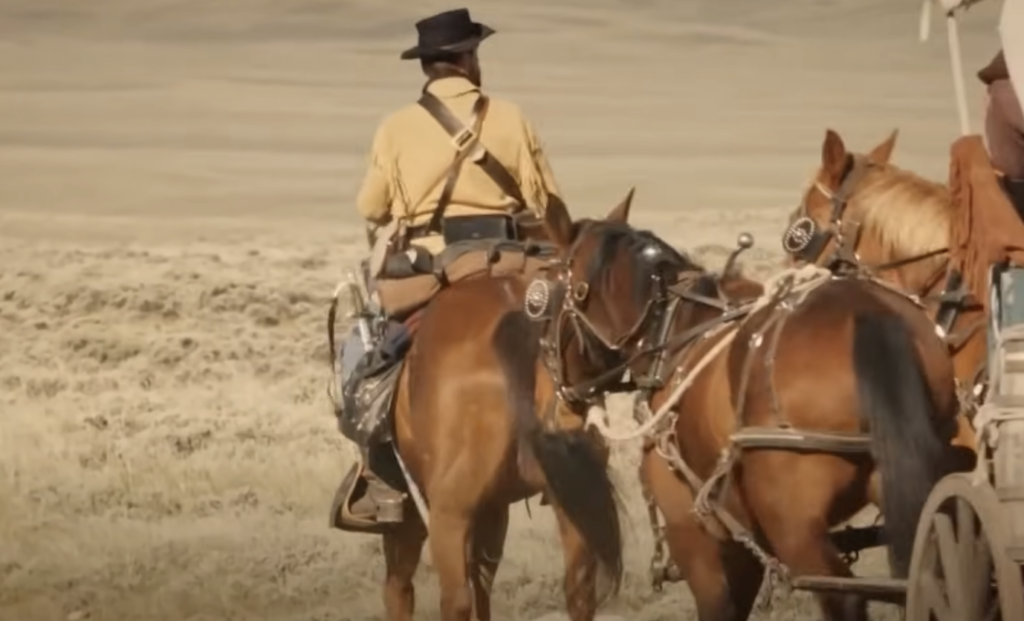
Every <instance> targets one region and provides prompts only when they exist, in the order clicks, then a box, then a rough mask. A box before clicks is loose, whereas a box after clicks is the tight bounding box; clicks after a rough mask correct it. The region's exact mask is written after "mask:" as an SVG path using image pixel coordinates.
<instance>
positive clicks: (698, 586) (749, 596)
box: [640, 450, 763, 621]
mask: <svg viewBox="0 0 1024 621" xmlns="http://www.w3.org/2000/svg"><path fill="white" fill-rule="evenodd" d="M640 477H641V481H642V483H643V484H644V486H645V487H646V488H647V489H648V490H649V491H650V492H651V494H652V495H653V496H654V500H655V503H656V504H657V506H658V510H659V511H660V512H661V514H662V516H664V518H665V543H666V544H667V545H668V549H669V554H670V556H671V557H672V560H673V561H674V562H675V564H676V566H677V567H678V568H679V570H680V572H681V573H682V575H683V579H684V580H686V582H687V584H688V585H689V587H690V591H691V592H692V593H693V598H694V600H695V603H696V604H697V618H698V619H699V620H700V621H746V619H747V618H748V617H749V616H750V611H751V609H752V608H753V606H754V600H755V599H756V598H757V592H758V590H759V589H760V587H761V581H762V576H763V568H762V567H761V565H760V564H759V563H758V562H757V560H756V559H755V558H754V557H753V555H751V554H750V553H749V552H748V551H747V550H745V549H742V548H740V547H738V546H737V545H735V544H732V543H725V544H723V543H721V542H720V541H719V540H718V539H716V538H715V537H714V536H713V535H711V534H710V533H708V531H707V530H706V529H705V527H704V526H703V524H701V522H700V521H699V520H698V518H697V517H696V516H695V515H694V513H693V492H692V491H691V490H690V488H689V487H688V486H687V485H686V484H685V483H684V482H683V481H682V480H681V479H680V478H679V477H678V476H677V475H676V474H675V473H674V472H673V471H672V470H671V469H670V468H669V466H668V464H667V463H666V462H665V459H664V458H663V457H661V456H660V455H658V454H657V453H656V452H654V451H653V450H651V451H648V452H646V453H645V454H644V458H643V461H642V462H641V466H640Z"/></svg>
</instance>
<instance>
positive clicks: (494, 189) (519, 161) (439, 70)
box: [332, 8, 561, 527]
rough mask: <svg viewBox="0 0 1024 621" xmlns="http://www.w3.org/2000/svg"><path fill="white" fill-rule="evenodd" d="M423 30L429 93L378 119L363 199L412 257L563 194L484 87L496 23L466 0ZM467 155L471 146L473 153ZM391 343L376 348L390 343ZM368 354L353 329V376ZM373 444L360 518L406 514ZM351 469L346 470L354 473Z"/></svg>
mask: <svg viewBox="0 0 1024 621" xmlns="http://www.w3.org/2000/svg"><path fill="white" fill-rule="evenodd" d="M416 30H417V32H418V43H417V45H416V46H414V47H412V48H410V49H408V50H406V51H404V52H402V53H401V56H400V58H401V59H402V60H419V62H420V66H421V68H422V70H423V73H424V75H425V76H426V77H427V82H426V85H425V86H424V87H423V93H424V98H423V99H421V100H420V101H419V102H417V103H413V104H409V105H406V106H404V107H402V108H401V109H399V110H398V111H396V112H394V113H392V114H391V115H390V116H388V117H386V118H385V119H384V120H383V122H382V123H381V124H380V126H379V127H378V128H377V131H376V133H375V135H374V137H373V143H372V146H371V148H370V157H369V166H368V168H367V171H366V175H365V177H364V179H363V181H362V185H361V187H360V189H359V192H358V197H357V199H356V206H357V209H358V211H359V214H360V215H361V216H362V217H363V218H364V219H365V220H366V221H367V222H368V223H369V224H371V225H373V226H376V227H378V230H380V229H381V228H383V229H385V230H386V229H388V228H390V229H392V230H391V232H390V233H387V234H392V235H395V236H400V237H403V238H404V239H402V240H400V243H399V244H398V245H400V246H408V247H409V248H411V249H412V251H413V252H412V253H411V254H410V253H403V254H405V255H407V256H409V257H410V259H409V260H410V261H411V262H412V263H416V262H419V261H421V260H426V261H429V260H430V258H431V257H432V256H436V255H437V254H439V253H440V252H441V251H442V250H443V249H444V248H445V247H446V245H448V244H452V243H455V242H458V241H460V240H461V239H464V238H473V239H481V238H484V239H490V238H497V239H501V238H509V237H511V236H512V235H513V233H512V232H511V231H510V224H509V222H510V216H512V215H514V214H516V213H518V212H521V211H524V210H529V211H531V212H533V213H535V214H536V215H538V216H539V215H542V214H543V210H544V208H545V207H546V206H547V205H549V204H551V203H552V201H555V200H559V201H560V200H561V199H560V198H559V196H560V191H559V188H558V185H557V183H556V181H555V177H554V174H553V172H552V170H551V166H550V165H549V163H548V160H547V157H546V155H545V153H544V150H543V148H542V146H541V142H540V140H539V138H538V135H537V131H536V129H535V127H534V125H533V124H532V123H531V122H530V121H529V120H528V119H527V118H526V117H525V116H524V115H523V112H522V111H521V110H520V108H519V107H518V106H517V105H515V104H514V103H511V102H508V101H505V100H503V99H499V98H496V97H489V96H488V97H485V96H484V95H483V92H482V90H481V85H482V73H481V69H480V60H479V56H478V49H479V46H480V43H481V42H482V41H484V40H485V39H487V38H488V37H490V36H491V35H493V34H494V33H495V31H494V30H493V29H492V28H489V27H488V26H485V25H483V24H481V23H477V22H474V21H473V20H472V18H471V16H470V13H469V11H468V10H467V9H465V8H459V9H455V10H450V11H445V12H442V13H438V14H436V15H433V16H430V17H427V18H425V19H422V20H420V21H419V22H417V23H416ZM425 100H427V101H425ZM446 124H447V125H448V127H446ZM453 125H454V126H455V127H456V129H458V126H459V125H461V126H462V127H464V128H467V129H471V130H472V131H473V133H474V134H475V135H476V136H478V137H479V138H478V139H479V142H480V143H481V144H482V146H483V148H484V152H483V153H481V151H480V149H476V148H474V147H475V145H474V144H472V138H470V143H469V144H468V146H465V148H464V150H465V151H466V152H467V153H462V152H461V151H459V150H458V149H457V147H456V146H455V144H456V143H458V140H459V138H457V137H455V136H453V135H452V133H453V132H452V131H450V128H451V127H452V126H453ZM461 137H462V138H465V136H464V135H463V136H461ZM458 155H466V157H465V158H464V160H466V161H461V160H460V159H459V158H458V157H457V156H458ZM481 156H482V157H481ZM460 162H461V163H460ZM424 255H429V256H427V257H424ZM386 345H387V344H384V345H383V346H381V347H378V348H377V349H384V350H386V349H387V347H386ZM366 357H368V356H367V355H366V354H364V349H363V344H362V342H361V341H360V339H359V338H358V335H357V334H356V332H355V331H353V333H352V336H351V337H350V338H349V339H348V341H347V342H346V344H345V347H344V350H343V354H342V358H343V359H342V368H343V377H344V376H345V375H346V374H347V376H348V379H347V380H344V381H345V382H346V384H347V383H350V382H358V381H360V377H359V369H360V367H361V366H363V364H362V362H363V361H364V358H366ZM397 362H398V361H397V360H395V361H393V363H395V364H396V363H397ZM346 372H347V373H346ZM345 407H346V408H347V407H348V406H347V405H346V406H345ZM342 409H345V408H342ZM361 415H363V413H360V412H347V413H346V412H339V416H361ZM350 439H353V440H355V439H354V438H350ZM355 441H356V442H357V444H359V441H358V440H355ZM373 444H374V441H372V440H370V441H364V442H363V443H362V444H360V446H359V449H360V455H361V459H362V464H363V465H366V466H367V467H366V468H365V469H364V470H363V474H362V476H363V477H364V478H365V480H366V483H367V493H366V494H364V495H363V496H362V497H361V498H359V499H356V500H355V501H354V502H352V503H351V504H350V505H348V510H349V511H351V514H352V515H354V516H356V517H357V518H358V519H361V520H372V521H375V522H376V521H381V522H383V521H398V520H400V518H399V517H396V516H400V515H401V511H400V509H399V505H400V503H401V502H402V501H403V498H404V495H403V494H401V493H399V492H398V491H397V490H395V489H393V488H392V487H390V486H389V485H388V484H387V483H385V482H384V481H383V480H382V479H381V478H380V477H379V476H377V475H376V474H375V473H374V472H372V471H371V470H370V467H369V464H370V461H369V456H370V455H369V451H370V449H371V448H372V445H373ZM360 466H361V464H359V463H357V464H355V466H354V469H358V468H360ZM352 475H353V473H350V476H349V477H346V479H347V480H350V481H351V480H353V479H354V478H355V477H354V476H352ZM343 485H344V484H343ZM352 485H354V482H352ZM344 495H345V494H344V491H343V490H339V496H344ZM341 502H346V501H344V500H342V501H341ZM338 503H339V501H338V499H336V501H335V504H336V506H335V507H333V508H332V513H333V516H332V519H334V520H335V522H334V525H335V526H336V527H337V526H338V523H337V520H339V519H340V517H339V512H340V510H341V509H342V507H340V506H337V505H338ZM385 516H386V517H385Z"/></svg>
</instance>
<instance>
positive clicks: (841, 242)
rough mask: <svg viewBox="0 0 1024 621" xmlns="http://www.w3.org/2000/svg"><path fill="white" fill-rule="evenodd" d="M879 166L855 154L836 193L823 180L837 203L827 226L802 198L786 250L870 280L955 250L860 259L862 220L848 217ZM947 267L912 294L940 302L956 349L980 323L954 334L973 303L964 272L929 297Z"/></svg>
mask: <svg viewBox="0 0 1024 621" xmlns="http://www.w3.org/2000/svg"><path fill="white" fill-rule="evenodd" d="M877 166H878V164H876V163H875V162H872V161H871V160H870V159H868V158H867V157H865V156H863V155H858V154H850V155H849V159H848V160H847V164H846V168H845V170H844V171H843V175H842V177H841V180H840V182H839V188H838V189H837V190H836V191H835V192H832V191H831V190H830V189H829V188H828V187H826V186H825V185H824V184H823V183H822V182H821V181H815V183H814V186H813V189H814V190H815V191H817V192H819V193H820V194H822V195H823V196H824V197H825V198H827V199H828V200H829V203H830V205H831V210H830V213H829V221H828V225H827V226H826V227H824V228H823V227H819V226H818V223H817V222H816V221H815V220H814V218H812V217H811V215H810V210H809V208H808V205H807V202H806V201H804V202H802V203H801V204H800V207H799V208H798V212H797V213H798V217H797V218H796V219H795V220H794V221H793V223H792V224H790V225H789V227H787V229H786V231H785V232H784V233H783V235H782V248H783V250H784V251H785V252H786V253H787V254H789V255H791V256H793V257H795V258H796V259H798V260H800V261H805V262H807V263H817V264H819V265H821V266H823V267H825V268H827V269H829V270H831V271H833V272H835V273H837V274H851V273H852V274H853V275H859V276H867V277H869V278H871V277H877V275H878V274H880V273H882V272H885V271H889V270H895V269H899V268H902V267H906V266H908V265H913V264H914V263H918V262H920V261H925V260H927V259H931V258H934V257H938V256H942V255H948V254H949V248H948V247H946V248H937V249H933V250H929V251H928V252H923V253H920V254H917V255H914V256H910V257H904V258H901V259H898V260H895V261H889V262H886V263H880V264H876V265H869V264H866V263H865V262H863V261H862V260H861V259H860V257H859V256H858V255H857V252H856V250H855V248H856V247H857V242H858V241H859V238H860V223H859V222H854V221H845V220H844V216H845V215H846V208H847V206H848V204H849V202H850V198H851V196H852V194H853V192H854V190H855V189H856V188H857V186H858V185H859V184H860V182H861V181H862V180H863V179H864V176H865V175H866V174H867V173H868V172H869V171H870V170H871V169H872V168H874V167H877ZM832 240H835V248H834V249H833V251H832V252H831V253H830V254H829V255H827V256H825V258H824V260H822V257H823V254H824V251H825V249H826V247H827V246H828V244H829V242H830V241H832ZM947 265H948V264H947V263H940V264H939V265H938V266H936V268H935V270H934V271H933V272H932V273H931V274H929V276H928V278H927V279H926V280H925V281H924V284H923V286H922V287H921V290H920V291H916V292H912V293H911V294H910V297H912V298H914V299H915V300H916V301H918V302H921V303H923V302H924V301H925V300H929V301H935V302H937V303H938V308H937V309H936V311H935V317H934V318H933V321H934V323H935V324H936V325H937V326H939V328H940V329H941V330H942V334H943V335H947V336H944V339H945V340H946V342H947V344H948V345H949V346H950V349H951V350H953V351H955V350H956V349H959V347H961V346H963V344H964V343H966V342H967V340H968V339H969V338H970V336H971V335H972V334H973V332H974V330H975V329H976V328H977V327H973V328H969V329H968V330H966V331H965V334H962V335H958V336H957V337H956V338H952V336H951V335H950V330H952V327H953V324H954V323H955V322H956V320H957V318H958V317H959V315H960V312H961V311H963V310H966V309H967V308H968V307H969V304H968V302H969V300H968V297H969V296H968V295H967V294H966V293H965V292H964V290H963V287H962V276H961V274H960V272H959V271H957V270H952V271H948V275H947V279H946V283H945V286H944V288H943V290H942V292H941V293H939V294H936V295H927V292H928V291H931V290H932V289H933V288H934V287H935V286H936V285H937V284H938V283H939V281H940V280H941V278H942V276H943V274H947Z"/></svg>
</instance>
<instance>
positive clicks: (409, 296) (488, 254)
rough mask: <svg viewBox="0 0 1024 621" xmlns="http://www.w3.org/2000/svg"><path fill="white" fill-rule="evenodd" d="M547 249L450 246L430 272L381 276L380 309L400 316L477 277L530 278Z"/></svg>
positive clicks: (485, 243) (488, 243) (505, 244)
mask: <svg viewBox="0 0 1024 621" xmlns="http://www.w3.org/2000/svg"><path fill="white" fill-rule="evenodd" d="M550 256H551V255H550V253H549V252H547V251H546V248H545V247H544V246H541V245H537V244H523V243H518V242H510V241H502V240H498V241H496V240H479V241H476V240H474V241H464V242H458V243H456V244H452V245H451V246H448V247H447V248H445V250H444V251H443V252H441V254H439V255H437V256H436V257H434V259H433V271H432V272H427V273H413V274H410V275H408V276H393V275H389V274H386V273H385V274H382V275H381V277H380V279H379V280H378V281H377V296H378V298H379V300H380V305H381V308H382V310H383V311H384V312H385V313H387V314H388V315H389V316H391V317H396V318H398V317H403V316H406V315H408V314H409V313H411V312H413V311H415V310H416V309H419V308H421V307H423V306H424V305H426V303H427V302H429V301H430V300H431V298H433V297H434V296H435V295H436V294H437V292H438V291H440V290H441V289H443V288H445V287H447V286H449V285H452V284H455V283H457V282H460V281H463V280H466V279H469V278H476V277H480V276H490V277H501V276H509V275H514V274H522V275H530V274H532V273H534V272H536V271H538V270H539V269H540V268H541V267H543V266H544V265H545V264H546V263H547V262H548V261H549V258H550Z"/></svg>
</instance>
